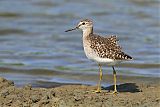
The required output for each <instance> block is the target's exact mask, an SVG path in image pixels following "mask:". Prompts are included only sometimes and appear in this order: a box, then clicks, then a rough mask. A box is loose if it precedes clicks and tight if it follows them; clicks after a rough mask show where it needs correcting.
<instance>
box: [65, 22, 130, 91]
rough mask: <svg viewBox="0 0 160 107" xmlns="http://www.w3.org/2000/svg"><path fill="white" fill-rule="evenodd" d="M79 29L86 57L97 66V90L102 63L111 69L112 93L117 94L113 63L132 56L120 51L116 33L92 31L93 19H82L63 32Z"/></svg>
mask: <svg viewBox="0 0 160 107" xmlns="http://www.w3.org/2000/svg"><path fill="white" fill-rule="evenodd" d="M77 29H80V30H82V39H83V48H84V52H85V55H86V56H87V58H88V59H90V60H93V61H95V62H96V63H97V64H98V66H99V81H98V84H97V90H95V91H94V92H96V93H100V92H101V80H102V76H103V73H102V65H108V66H111V67H112V69H113V80H114V90H113V94H117V93H118V91H117V84H116V81H117V79H116V70H115V68H114V67H115V65H116V64H119V63H121V62H123V61H129V60H132V59H133V58H132V57H131V56H129V55H128V54H126V53H125V52H123V51H122V47H121V46H120V45H119V44H118V39H117V36H116V35H108V36H105V37H104V36H101V35H98V34H95V33H94V32H93V21H92V20H91V19H82V20H80V22H79V23H78V24H77V26H76V27H74V28H72V29H69V30H66V31H65V32H69V31H73V30H77Z"/></svg>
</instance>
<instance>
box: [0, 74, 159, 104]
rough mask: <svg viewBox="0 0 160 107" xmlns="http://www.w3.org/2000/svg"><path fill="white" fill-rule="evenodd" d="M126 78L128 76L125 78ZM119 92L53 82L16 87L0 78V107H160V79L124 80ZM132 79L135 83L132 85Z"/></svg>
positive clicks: (131, 78)
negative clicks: (44, 84) (42, 85)
mask: <svg viewBox="0 0 160 107" xmlns="http://www.w3.org/2000/svg"><path fill="white" fill-rule="evenodd" d="M124 78H125V77H124ZM119 80H123V82H124V83H123V84H119V85H118V91H119V93H118V94H117V95H113V94H111V93H112V91H113V86H109V87H102V88H103V90H102V92H101V93H93V92H92V90H95V89H96V87H95V86H89V85H81V84H60V83H52V85H51V87H50V88H32V86H31V85H26V86H24V87H16V86H15V85H14V82H13V81H9V80H6V79H4V78H0V107H9V106H10V107H159V106H160V82H159V80H160V79H159V78H147V77H145V78H136V77H130V78H128V79H123V76H121V77H119ZM130 80H132V82H130Z"/></svg>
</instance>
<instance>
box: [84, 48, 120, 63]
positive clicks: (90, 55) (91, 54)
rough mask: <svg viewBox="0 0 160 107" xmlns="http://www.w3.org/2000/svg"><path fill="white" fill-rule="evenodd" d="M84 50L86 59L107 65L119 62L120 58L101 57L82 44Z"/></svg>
mask: <svg viewBox="0 0 160 107" xmlns="http://www.w3.org/2000/svg"><path fill="white" fill-rule="evenodd" d="M84 52H85V54H86V56H87V58H88V59H90V60H93V61H95V62H97V63H99V64H107V65H116V64H117V63H120V62H121V61H120V60H113V59H109V58H101V57H99V56H98V55H97V53H96V52H95V51H94V50H93V49H91V48H89V47H85V46H84Z"/></svg>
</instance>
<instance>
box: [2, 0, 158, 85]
mask: <svg viewBox="0 0 160 107" xmlns="http://www.w3.org/2000/svg"><path fill="white" fill-rule="evenodd" d="M159 3H160V2H159V0H121V1H118V2H117V0H98V1H97V0H81V1H78V0H45V1H44V0H14V2H13V1H11V0H1V1H0V23H1V24H0V42H1V45H0V67H1V69H0V76H4V77H6V78H8V79H11V80H15V81H17V83H18V81H19V82H21V84H24V83H27V80H26V79H24V80H23V78H27V79H28V80H32V81H31V82H32V83H33V82H36V81H37V80H41V78H45V81H49V82H50V81H53V82H64V81H65V82H74V81H75V80H74V79H73V80H72V81H71V80H69V79H64V78H63V77H60V76H57V77H56V78H55V77H52V78H51V77H49V78H50V79H47V77H48V76H49V74H48V72H45V71H44V73H43V75H41V76H40V77H39V76H37V75H38V74H39V73H41V72H42V71H43V69H45V70H51V72H55V71H56V73H57V72H63V73H64V74H65V73H77V72H78V73H79V72H80V73H81V74H83V75H84V74H90V73H91V74H97V69H98V67H97V65H96V64H95V63H94V62H92V61H90V60H88V59H87V58H86V57H85V54H84V52H83V48H82V40H81V38H82V36H81V32H80V31H74V32H70V33H65V32H64V31H65V30H67V29H69V28H71V27H74V26H75V25H76V24H77V23H78V21H79V20H80V19H82V18H90V19H93V21H94V25H95V27H94V29H95V30H94V31H95V32H96V33H99V34H101V35H107V34H108V35H110V34H116V35H118V38H119V40H120V41H119V44H120V45H122V47H123V50H124V51H125V52H126V53H128V54H129V55H131V56H132V57H133V58H134V60H133V61H130V62H124V63H122V64H120V65H119V66H118V67H116V69H117V71H118V75H130V76H135V75H136V76H149V77H159V76H160V70H159V69H160V57H159V54H160V43H159V38H160V30H159V28H160V22H159V18H160V15H159V7H158V6H159ZM2 68H8V69H11V70H10V72H7V73H6V72H5V71H4V70H3V69H2ZM12 69H14V70H12ZM28 69H29V70H31V71H32V72H28ZM35 69H38V70H40V71H41V72H38V71H36V72H35ZM17 70H20V72H17ZM25 70H26V71H25ZM21 71H23V73H22V74H23V76H22V75H21ZM103 71H104V73H105V74H112V69H111V68H110V67H107V66H106V67H103ZM34 72H35V73H34ZM63 73H62V74H63ZM12 74H14V75H12ZM19 75H20V76H19ZM33 75H34V78H33V77H32V76H33ZM70 76H71V75H70ZM70 76H69V75H67V76H66V77H67V78H70ZM82 80H83V79H82ZM80 82H82V81H80ZM91 82H92V81H91ZM88 83H90V82H88Z"/></svg>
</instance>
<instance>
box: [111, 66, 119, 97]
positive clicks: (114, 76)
mask: <svg viewBox="0 0 160 107" xmlns="http://www.w3.org/2000/svg"><path fill="white" fill-rule="evenodd" d="M112 68H113V79H114V91H113V94H117V93H118V92H117V85H116V71H115V69H114V66H112Z"/></svg>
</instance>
